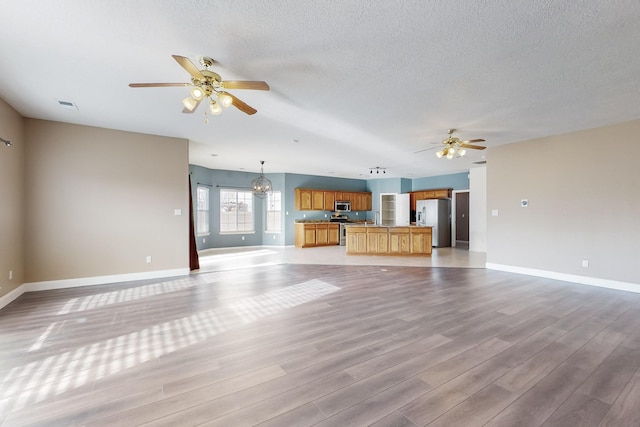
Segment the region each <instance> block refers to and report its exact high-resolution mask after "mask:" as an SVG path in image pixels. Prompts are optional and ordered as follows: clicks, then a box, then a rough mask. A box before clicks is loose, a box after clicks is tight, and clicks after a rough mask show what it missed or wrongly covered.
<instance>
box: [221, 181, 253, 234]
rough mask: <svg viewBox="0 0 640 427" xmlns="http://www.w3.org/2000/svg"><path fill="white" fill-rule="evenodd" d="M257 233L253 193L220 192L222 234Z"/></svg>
mask: <svg viewBox="0 0 640 427" xmlns="http://www.w3.org/2000/svg"><path fill="white" fill-rule="evenodd" d="M247 231H255V230H254V226H253V194H251V191H238V190H220V233H237V232H247Z"/></svg>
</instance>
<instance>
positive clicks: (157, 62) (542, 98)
mask: <svg viewBox="0 0 640 427" xmlns="http://www.w3.org/2000/svg"><path fill="white" fill-rule="evenodd" d="M0 9H1V14H2V16H3V19H2V22H1V23H0V52H1V59H0V97H2V98H3V99H4V100H6V101H7V102H8V103H9V104H10V105H12V106H13V107H14V108H15V109H16V110H17V111H18V112H19V113H21V114H22V115H23V116H26V117H33V118H39V119H46V120H55V121H61V122H68V123H76V124H82V125H90V126H98V127H105V128H113V129H121V130H127V131H135V132H143V133H151V134H158V135H166V136H173V137H180V138H187V139H189V140H190V157H191V163H195V164H199V165H202V166H206V167H209V168H213V169H226V170H246V171H253V172H257V171H259V170H260V164H259V161H260V160H265V162H266V163H265V172H267V173H278V172H291V173H300V174H311V175H322V176H338V177H348V178H368V177H370V175H369V169H370V168H372V167H375V166H380V167H383V168H387V174H386V175H385V176H387V177H409V178H411V177H423V176H433V175H441V174H445V173H455V172H463V171H466V170H468V169H469V167H471V166H473V162H477V161H479V160H481V159H482V156H483V155H484V154H486V155H487V157H488V160H489V163H490V157H491V147H495V146H497V145H501V144H507V143H512V142H518V141H523V140H527V139H531V138H535V137H541V136H547V135H554V134H560V133H565V132H570V131H574V130H578V129H585V128H592V127H597V126H602V125H606V124H611V123H617V122H623V121H627V120H632V119H637V118H640V102H639V101H638V100H639V99H640V97H639V94H638V89H639V88H640V51H639V46H640V2H638V1H637V0H626V1H623V0H608V1H603V0H585V1H579V2H572V1H556V0H537V1H530V0H495V1H488V2H487V1H478V0H468V1H467V0H458V1H454V0H451V1H445V0H434V1H426V0H422V1H421V0H416V1H409V0H407V1H402V0H396V1H392V0H366V1H365V0H357V1H356V0H343V1H335V0H331V1H327V0H248V1H245V0H217V1H210V2H209V1H204V0H181V1H174V0H136V1H129V0H109V1H86V0H56V1H44V0H5V1H3V2H2V5H1V6H0ZM172 54H177V55H182V56H187V57H189V58H191V60H192V61H193V62H194V63H196V64H197V63H198V58H199V57H200V56H203V55H204V56H211V57H213V58H214V59H215V60H216V61H218V64H216V66H215V67H214V68H213V71H216V72H218V73H219V74H221V76H222V78H223V79H224V80H264V81H266V82H267V83H268V84H269V85H270V86H271V91H269V92H262V91H250V90H233V91H230V92H231V93H233V94H234V95H235V96H237V97H238V98H240V99H242V100H243V101H245V102H246V103H248V104H250V105H251V106H253V107H254V108H256V109H257V110H258V113H257V114H255V115H253V116H248V115H245V114H244V113H242V112H240V111H239V110H237V109H235V108H233V107H231V108H230V109H228V110H225V111H224V112H223V113H222V114H221V115H220V116H217V117H211V118H210V120H209V123H208V124H205V122H204V110H205V108H203V107H204V105H201V106H200V108H199V110H198V111H197V112H196V113H194V114H192V115H188V114H183V113H182V112H181V111H182V104H181V100H182V99H183V98H184V97H186V96H187V95H188V89H187V88H183V87H172V88H143V89H133V88H130V87H128V83H131V82H188V81H189V75H188V74H187V72H186V71H185V70H184V69H182V68H181V67H180V66H179V65H178V64H177V63H176V62H175V61H174V60H173V59H172V58H171V55H172ZM59 100H62V101H71V102H73V103H75V104H76V105H77V107H78V109H77V110H75V109H66V108H63V107H61V106H59V104H58V101H59ZM447 128H458V129H459V133H458V134H457V136H459V137H460V138H462V139H471V138H484V139H486V141H487V142H486V145H487V146H488V147H489V149H488V150H485V151H484V152H482V151H471V150H469V153H468V155H467V156H465V157H463V158H458V159H454V160H446V159H437V158H436V157H435V155H434V153H435V151H436V150H430V151H425V152H422V153H418V154H414V152H415V151H418V150H422V149H424V148H428V147H431V146H432V145H430V144H432V143H434V142H436V143H437V142H439V141H441V140H442V139H443V138H444V137H446V134H445V131H446V129H447ZM0 136H2V130H1V129H0ZM214 154H215V155H216V156H212V155H214ZM373 177H374V178H378V177H380V176H379V175H378V176H376V175H375V174H374V175H373Z"/></svg>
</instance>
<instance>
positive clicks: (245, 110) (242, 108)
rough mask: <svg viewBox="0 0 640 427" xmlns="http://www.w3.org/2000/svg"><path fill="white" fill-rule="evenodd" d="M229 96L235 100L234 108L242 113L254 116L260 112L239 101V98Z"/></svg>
mask: <svg viewBox="0 0 640 427" xmlns="http://www.w3.org/2000/svg"><path fill="white" fill-rule="evenodd" d="M227 95H229V96H230V97H231V99H233V106H234V107H236V108H237V109H238V110H240V111H242V112H243V113H247V114H249V115H252V114H255V113H257V112H258V110H256V109H255V108H253V107H251V106H250V105H248V104H246V103H244V102H243V101H241V100H239V99H238V98H236V97H235V96H233V95H231V94H230V93H227Z"/></svg>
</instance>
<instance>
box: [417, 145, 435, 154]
mask: <svg viewBox="0 0 640 427" xmlns="http://www.w3.org/2000/svg"><path fill="white" fill-rule="evenodd" d="M435 148H440V147H437V146H436V147H429V148H424V149H422V150H418V151H414V152H413V154H418V153H422V152H423V151H429V150H433V149H435Z"/></svg>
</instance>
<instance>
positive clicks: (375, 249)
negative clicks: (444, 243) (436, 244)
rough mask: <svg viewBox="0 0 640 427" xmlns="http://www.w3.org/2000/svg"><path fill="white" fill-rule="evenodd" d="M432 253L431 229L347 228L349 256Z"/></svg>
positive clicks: (423, 254)
mask: <svg viewBox="0 0 640 427" xmlns="http://www.w3.org/2000/svg"><path fill="white" fill-rule="evenodd" d="M431 251H432V241H431V227H380V226H366V227H361V226H349V227H348V228H347V255H405V256H411V255H422V256H425V255H426V256H429V255H431Z"/></svg>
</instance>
